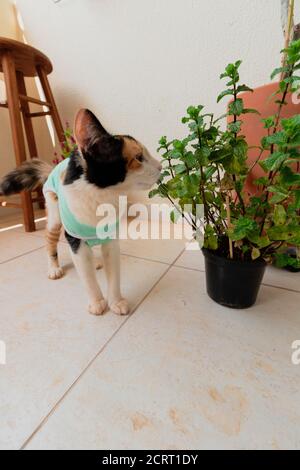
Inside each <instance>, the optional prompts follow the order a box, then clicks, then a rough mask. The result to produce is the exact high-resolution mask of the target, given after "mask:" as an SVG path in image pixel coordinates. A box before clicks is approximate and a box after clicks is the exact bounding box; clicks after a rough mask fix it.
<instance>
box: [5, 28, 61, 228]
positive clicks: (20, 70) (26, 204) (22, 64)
mask: <svg viewBox="0 0 300 470" xmlns="http://www.w3.org/2000/svg"><path fill="white" fill-rule="evenodd" d="M52 70H53V67H52V64H51V62H50V60H49V59H48V57H46V56H45V55H44V54H43V53H42V52H40V51H38V50H37V49H34V48H33V47H31V46H28V45H26V44H23V43H21V42H18V41H14V40H12V39H6V38H1V37H0V72H3V73H4V80H5V85H6V93H7V102H6V103H4V104H0V107H2V108H8V110H9V115H10V125H11V131H12V138H13V144H14V151H15V156H16V163H17V166H19V165H21V163H22V162H24V161H25V160H26V148H25V140H24V134H23V126H22V118H21V115H22V116H23V123H24V129H25V134H26V138H27V143H28V149H29V153H30V157H31V158H34V157H37V156H38V152H37V147H36V142H35V137H34V132H33V126H32V121H31V119H32V118H36V117H41V116H47V115H49V116H51V117H52V120H53V124H54V128H55V130H56V133H57V137H58V140H59V142H64V140H65V136H64V129H63V126H62V123H61V120H60V117H59V114H58V110H57V107H56V104H55V101H54V98H53V94H52V91H51V88H50V85H49V82H48V77H47V75H49V74H50V73H51V72H52ZM36 76H38V77H39V79H40V82H41V85H42V88H43V91H44V95H45V98H46V101H41V100H38V99H36V98H31V97H30V96H27V92H26V86H25V80H24V78H25V77H36ZM29 103H34V104H38V105H41V106H45V107H47V109H48V111H43V112H38V113H32V112H30V108H29ZM3 150H5V149H3ZM41 201H42V194H41V191H39V193H38V196H37V197H36V198H35V199H34V198H33V197H32V194H31V193H30V192H27V191H24V192H23V193H22V194H21V204H6V203H5V202H2V203H0V204H1V205H2V206H10V207H19V208H22V209H23V215H24V225H25V230H26V232H33V231H35V222H34V213H33V202H41Z"/></svg>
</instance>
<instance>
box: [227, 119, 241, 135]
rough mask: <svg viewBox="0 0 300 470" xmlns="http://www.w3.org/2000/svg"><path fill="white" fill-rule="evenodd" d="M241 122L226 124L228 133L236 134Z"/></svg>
mask: <svg viewBox="0 0 300 470" xmlns="http://www.w3.org/2000/svg"><path fill="white" fill-rule="evenodd" d="M242 124H243V122H242V121H236V122H231V123H230V124H228V129H229V131H230V132H234V133H235V134H238V133H239V132H240V130H241V126H242Z"/></svg>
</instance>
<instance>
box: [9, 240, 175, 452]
mask: <svg viewBox="0 0 300 470" xmlns="http://www.w3.org/2000/svg"><path fill="white" fill-rule="evenodd" d="M19 237H20V238H21V239H22V238H23V236H22V235H21V234H19ZM26 240H30V243H31V244H32V243H34V241H35V240H38V238H37V237H36V238H35V237H27V236H26ZM0 242H1V239H0ZM1 247H3V245H2V244H1ZM2 250H3V248H1V252H2ZM5 250H6V248H5ZM59 252H60V255H61V257H62V264H63V265H64V266H65V269H66V271H67V272H66V276H65V277H64V278H63V279H61V280H59V281H49V280H48V279H47V276H46V258H45V253H44V250H39V251H36V252H34V253H32V254H29V255H25V256H22V257H20V258H18V259H17V260H14V261H9V262H7V263H5V264H2V265H1V266H0V282H1V297H0V311H1V316H0V339H1V340H2V341H5V343H6V349H7V365H5V366H0V396H1V403H0V422H1V427H0V448H1V449H17V448H19V447H20V446H21V445H22V444H23V443H24V441H25V440H26V439H27V438H28V437H29V435H30V434H31V433H32V432H33V431H34V429H35V428H36V427H37V426H38V425H39V423H40V422H41V420H42V419H43V418H44V417H45V416H46V415H47V414H48V413H49V412H50V410H51V408H52V407H53V406H54V405H55V403H56V402H57V401H58V400H59V399H60V397H61V396H62V395H63V394H64V393H65V392H66V390H67V389H68V387H69V386H70V385H71V384H72V383H73V382H74V381H75V380H76V379H77V377H78V376H79V375H80V374H81V372H82V371H83V369H84V368H85V367H86V365H87V364H88V363H89V361H90V360H91V359H92V358H93V357H94V356H95V355H96V354H97V352H99V351H100V349H101V348H102V347H103V346H104V345H105V343H106V342H107V341H108V340H109V339H110V338H111V336H112V335H113V334H114V333H115V332H116V331H117V329H118V328H119V327H120V326H121V325H122V323H123V322H124V321H126V320H125V317H118V316H117V315H114V314H113V313H111V312H109V313H107V314H106V315H104V316H103V317H93V316H91V315H89V314H88V313H87V311H86V303H87V301H86V294H85V291H84V288H83V287H82V285H81V283H80V281H79V280H78V278H77V274H76V272H75V270H74V269H73V267H72V265H71V263H70V257H69V253H68V248H67V246H66V245H65V244H63V243H61V244H60V247H59ZM166 269H167V266H166V265H164V264H160V263H153V262H150V261H144V260H139V259H135V258H130V257H126V256H123V257H122V272H123V292H124V295H125V296H127V297H128V299H129V301H130V303H131V306H132V307H134V306H135V305H137V303H139V302H140V301H141V300H142V298H143V297H144V296H145V295H146V293H147V292H148V291H149V290H150V289H151V287H152V286H153V285H154V284H155V283H156V282H157V280H158V279H159V278H160V277H161V276H162V274H163V273H164V272H165V270H166ZM103 276H104V274H103V273H102V272H100V273H99V277H100V279H102V278H103ZM104 287H105V286H104Z"/></svg>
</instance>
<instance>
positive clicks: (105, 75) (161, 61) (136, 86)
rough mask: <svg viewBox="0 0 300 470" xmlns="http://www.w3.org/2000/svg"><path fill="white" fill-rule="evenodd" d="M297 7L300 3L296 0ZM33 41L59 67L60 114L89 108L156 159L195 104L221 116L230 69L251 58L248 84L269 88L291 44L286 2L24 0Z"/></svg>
mask: <svg viewBox="0 0 300 470" xmlns="http://www.w3.org/2000/svg"><path fill="white" fill-rule="evenodd" d="M296 3H297V9H298V8H299V5H298V4H299V0H296ZM17 5H18V6H19V8H20V10H21V13H22V16H23V19H24V23H25V27H26V34H27V37H28V39H29V40H30V42H31V43H32V44H33V45H35V46H37V47H39V48H40V49H42V50H43V51H44V52H46V53H47V54H48V55H49V57H50V58H51V59H52V61H53V64H54V73H53V75H52V78H51V82H52V85H53V89H54V92H55V96H56V98H57V100H58V104H59V108H60V111H61V114H62V115H63V116H64V118H65V119H70V120H73V117H74V113H75V112H76V110H77V109H78V108H80V107H90V108H91V109H92V110H94V111H95V112H96V113H98V115H99V116H100V117H101V118H102V119H103V122H104V124H105V125H106V126H107V127H108V128H109V129H110V130H112V131H114V132H126V133H131V134H133V135H134V136H136V137H137V138H140V139H142V140H143V141H144V142H145V143H146V144H147V145H148V146H149V147H150V149H151V150H152V151H155V149H156V148H157V141H158V139H159V137H160V136H161V135H163V134H167V135H169V136H172V137H175V136H177V135H178V136H180V135H181V134H182V132H183V128H182V125H181V124H180V123H179V118H180V117H181V116H183V114H184V112H185V109H186V107H187V106H188V105H190V104H198V103H205V104H207V106H208V108H209V109H212V110H218V109H219V110H220V111H222V104H221V105H220V106H219V107H217V105H216V103H215V98H216V94H217V92H218V91H219V90H220V89H221V87H222V85H221V84H220V82H219V80H218V77H219V75H220V72H222V70H223V68H224V66H225V65H226V64H227V63H228V62H229V61H232V60H235V59H239V58H242V59H243V60H244V65H243V68H242V78H243V80H244V81H246V82H247V83H248V84H250V85H252V86H256V85H260V84H263V83H266V82H268V80H269V76H270V72H271V71H272V69H273V68H274V67H275V66H277V65H278V63H279V55H278V53H279V51H280V49H281V48H282V45H283V36H282V31H281V24H280V2H279V0H230V1H228V0H210V1H205V0H61V2H60V3H58V4H55V3H54V2H53V1H52V0H39V1H37V0H17Z"/></svg>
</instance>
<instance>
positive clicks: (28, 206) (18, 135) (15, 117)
mask: <svg viewBox="0 0 300 470" xmlns="http://www.w3.org/2000/svg"><path fill="white" fill-rule="evenodd" d="M2 69H3V73H4V80H5V85H6V92H7V104H8V109H9V116H10V124H11V129H12V137H13V144H14V150H15V156H16V162H17V165H18V166H19V165H21V163H22V162H24V161H25V160H26V148H25V141H24V135H23V128H22V120H21V114H20V100H19V93H18V84H17V76H16V69H15V64H14V59H13V57H12V55H11V54H10V53H9V52H7V53H5V54H4V55H3V56H2ZM21 199H22V207H23V215H24V225H25V230H26V232H34V231H35V222H34V213H33V205H32V200H31V194H30V193H29V192H27V191H23V192H22V193H21Z"/></svg>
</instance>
